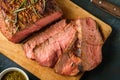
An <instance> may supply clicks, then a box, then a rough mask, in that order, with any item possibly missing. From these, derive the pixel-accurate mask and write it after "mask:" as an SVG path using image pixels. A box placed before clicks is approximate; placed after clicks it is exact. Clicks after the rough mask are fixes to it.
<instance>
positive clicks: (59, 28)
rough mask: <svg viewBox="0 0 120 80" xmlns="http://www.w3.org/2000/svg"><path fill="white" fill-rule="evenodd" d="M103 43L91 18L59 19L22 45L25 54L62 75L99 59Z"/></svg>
mask: <svg viewBox="0 0 120 80" xmlns="http://www.w3.org/2000/svg"><path fill="white" fill-rule="evenodd" d="M102 45H103V40H102V36H101V34H100V31H99V28H98V27H97V23H96V22H95V21H94V20H93V19H92V18H84V19H76V20H72V21H71V22H70V23H66V20H61V21H59V22H58V23H56V24H54V25H52V26H50V27H49V28H47V29H46V30H45V31H43V32H39V33H37V34H36V35H34V36H32V37H31V38H30V39H28V41H27V42H25V43H24V45H23V48H24V51H25V53H26V55H27V57H28V58H31V59H35V60H36V61H37V62H38V63H39V64H40V65H42V66H47V67H52V68H54V70H55V72H57V73H58V74H62V75H69V76H73V75H77V74H78V73H79V72H83V71H89V70H92V69H94V68H95V67H96V66H97V65H98V64H100V62H101V60H102V53H101V48H102Z"/></svg>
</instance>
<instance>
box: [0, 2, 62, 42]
mask: <svg viewBox="0 0 120 80" xmlns="http://www.w3.org/2000/svg"><path fill="white" fill-rule="evenodd" d="M61 16H62V11H61V9H60V8H59V7H58V6H57V4H56V2H55V0H36V1H35V0H33V1H32V0H18V1H16V0H0V22H1V24H0V31H1V32H2V33H3V34H4V36H6V37H7V38H8V40H10V41H12V42H15V43H17V42H20V41H21V40H23V39H24V38H25V37H27V36H28V35H30V34H31V33H33V32H35V31H38V30H39V29H41V28H42V27H44V26H46V25H48V24H50V23H51V22H53V21H55V20H57V19H59V18H60V17H61Z"/></svg>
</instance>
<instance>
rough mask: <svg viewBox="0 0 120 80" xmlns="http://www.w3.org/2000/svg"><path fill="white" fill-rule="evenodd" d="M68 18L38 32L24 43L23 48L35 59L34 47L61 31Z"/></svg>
mask: <svg viewBox="0 0 120 80" xmlns="http://www.w3.org/2000/svg"><path fill="white" fill-rule="evenodd" d="M66 25H67V24H66V20H65V19H63V20H61V21H59V22H57V23H56V24H54V25H51V26H50V27H49V28H48V29H46V30H45V31H44V32H40V33H37V34H36V35H34V36H32V37H31V38H29V39H28V40H27V42H25V43H24V45H23V48H24V51H25V54H26V56H27V57H28V58H30V59H35V56H34V54H35V53H34V52H33V49H34V48H35V47H36V46H37V45H39V44H41V43H43V42H44V41H46V40H47V39H49V38H50V37H52V36H54V35H56V34H57V33H59V32H61V31H62V30H63V29H64V28H65V26H66Z"/></svg>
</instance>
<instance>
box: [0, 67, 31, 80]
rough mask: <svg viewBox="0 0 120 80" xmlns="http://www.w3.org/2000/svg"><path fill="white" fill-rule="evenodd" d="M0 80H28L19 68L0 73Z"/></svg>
mask: <svg viewBox="0 0 120 80" xmlns="http://www.w3.org/2000/svg"><path fill="white" fill-rule="evenodd" d="M0 80H29V79H28V76H27V75H26V73H25V72H24V71H22V70H21V69H19V68H8V69H5V70H4V71H2V72H1V73H0Z"/></svg>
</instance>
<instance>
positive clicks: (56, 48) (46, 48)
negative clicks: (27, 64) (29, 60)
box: [34, 24, 76, 67]
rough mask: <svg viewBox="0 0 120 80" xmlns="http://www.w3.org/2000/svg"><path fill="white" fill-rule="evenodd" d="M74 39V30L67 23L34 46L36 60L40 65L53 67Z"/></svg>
mask: <svg viewBox="0 0 120 80" xmlns="http://www.w3.org/2000/svg"><path fill="white" fill-rule="evenodd" d="M75 39H76V30H75V29H74V26H73V25H70V24H68V25H67V26H66V27H65V28H64V29H63V30H61V32H59V33H57V34H56V35H54V36H52V37H50V38H49V39H48V40H46V41H45V42H43V43H42V44H39V45H37V46H36V47H35V48H34V53H35V59H36V61H37V62H38V63H39V64H40V65H42V66H48V67H53V66H54V65H55V64H56V62H57V61H58V59H59V57H60V56H61V55H62V54H63V53H64V52H65V51H66V50H67V49H69V47H70V46H71V45H72V43H73V42H74V41H75Z"/></svg>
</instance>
